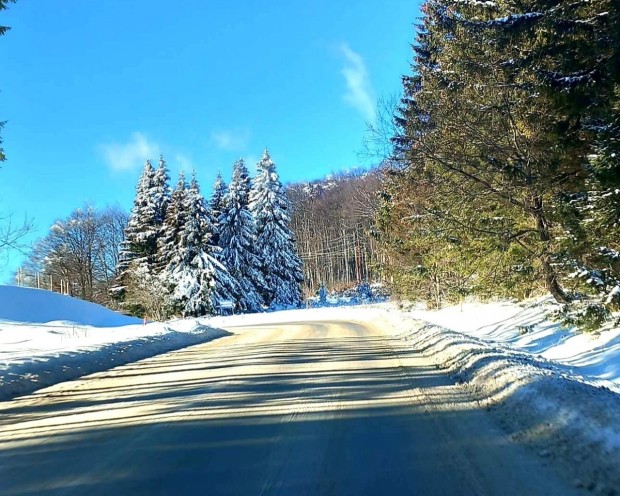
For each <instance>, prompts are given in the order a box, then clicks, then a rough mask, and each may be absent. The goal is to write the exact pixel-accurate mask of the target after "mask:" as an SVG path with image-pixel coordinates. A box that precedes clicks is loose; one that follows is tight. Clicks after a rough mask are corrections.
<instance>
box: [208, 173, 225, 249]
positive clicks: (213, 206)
mask: <svg viewBox="0 0 620 496" xmlns="http://www.w3.org/2000/svg"><path fill="white" fill-rule="evenodd" d="M227 195H228V186H227V185H226V182H225V181H224V179H222V174H221V173H219V172H218V173H217V177H216V178H215V182H214V183H213V194H212V195H211V198H210V199H209V221H210V222H211V225H212V226H213V236H212V238H211V244H213V245H215V246H220V243H219V240H220V215H222V211H223V210H224V208H225V206H226V197H227Z"/></svg>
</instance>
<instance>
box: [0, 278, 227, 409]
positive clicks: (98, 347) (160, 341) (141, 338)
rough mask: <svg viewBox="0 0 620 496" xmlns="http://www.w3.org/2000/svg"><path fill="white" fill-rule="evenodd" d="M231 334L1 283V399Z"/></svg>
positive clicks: (189, 322)
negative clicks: (154, 319) (146, 319)
mask: <svg viewBox="0 0 620 496" xmlns="http://www.w3.org/2000/svg"><path fill="white" fill-rule="evenodd" d="M226 334H227V333H226V332H225V331H223V330H221V329H212V328H210V327H208V326H206V325H204V324H203V323H201V322H199V321H198V320H195V319H187V320H179V321H170V322H166V323H158V322H153V323H147V324H146V325H144V324H143V322H142V321H141V320H140V319H136V318H134V317H128V316H125V315H121V314H119V313H116V312H113V311H111V310H108V309H107V308H104V307H102V306H100V305H96V304H93V303H89V302H86V301H82V300H79V299H77V298H71V297H69V296H64V295H61V294H58V293H53V292H50V291H46V290H40V289H31V288H19V287H15V286H0V400H5V399H8V398H12V397H15V396H18V395H21V394H26V393H28V392H31V391H34V390H36V389H39V388H41V387H45V386H49V385H52V384H56V383H58V382H62V381H66V380H71V379H75V378H77V377H80V376H82V375H85V374H90V373H94V372H98V371H101V370H106V369H109V368H112V367H114V366H116V365H120V364H123V363H129V362H133V361H136V360H140V359H142V358H147V357H149V356H153V355H156V354H159V353H164V352H166V351H171V350H173V349H178V348H182V347H185V346H189V345H191V344H196V343H201V342H205V341H208V340H210V339H214V338H217V337H220V336H224V335H226Z"/></svg>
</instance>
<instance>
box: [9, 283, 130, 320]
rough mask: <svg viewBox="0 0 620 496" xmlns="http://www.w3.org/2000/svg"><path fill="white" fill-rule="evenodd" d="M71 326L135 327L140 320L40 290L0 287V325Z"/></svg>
mask: <svg viewBox="0 0 620 496" xmlns="http://www.w3.org/2000/svg"><path fill="white" fill-rule="evenodd" d="M2 320H12V321H15V322H29V323H36V324H45V323H48V322H54V321H60V322H68V321H70V322H72V323H75V324H83V325H91V326H97V327H116V326H123V325H128V324H138V323H140V320H139V319H136V318H135V317H128V316H126V315H122V314H120V313H117V312H113V311H112V310H109V309H107V308H105V307H102V306H101V305H96V304H95V303H90V302H88V301H84V300H79V299H77V298H72V297H71V296H65V295H61V294H59V293H53V292H52V291H46V290H43V289H34V288H20V287H17V286H0V321H2Z"/></svg>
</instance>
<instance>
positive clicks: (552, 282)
mask: <svg viewBox="0 0 620 496" xmlns="http://www.w3.org/2000/svg"><path fill="white" fill-rule="evenodd" d="M617 3H618V2H617V0H605V1H601V2H570V3H569V2H562V1H560V0H554V1H553V0H552V1H548V0H544V1H543V0H540V1H539V0H528V1H524V2H513V1H501V2H478V1H474V0H471V1H469V0H463V1H459V2H453V1H447V0H433V1H427V2H426V3H425V4H424V6H423V12H424V19H423V29H422V30H420V33H419V35H418V40H417V43H416V45H415V46H414V52H415V56H414V63H413V74H414V75H413V76H410V77H407V78H405V80H404V84H405V92H406V97H405V100H404V102H403V107H402V109H401V115H400V116H399V117H398V119H397V122H398V124H399V125H400V128H401V134H400V136H398V137H397V138H396V145H397V157H396V159H400V167H398V168H397V170H394V171H392V172H393V174H392V175H391V177H389V178H388V179H387V182H388V187H387V188H386V195H385V199H386V202H385V208H384V210H383V216H384V218H383V219H380V222H381V223H382V226H383V234H384V240H385V241H386V243H388V245H389V246H391V249H392V250H394V251H395V252H396V253H398V252H399V251H400V252H401V253H408V255H407V257H408V260H409V262H408V264H409V270H399V268H398V267H397V266H395V267H393V272H398V273H400V274H402V275H403V276H407V275H409V276H412V277H414V278H415V277H420V278H422V279H426V281H427V282H428V287H429V289H431V288H432V290H433V291H434V292H436V293H437V295H438V297H439V299H441V295H442V294H445V291H449V290H450V288H454V287H457V286H458V285H459V284H461V283H462V288H461V289H462V290H459V291H458V292H460V293H462V291H473V292H476V293H479V294H484V293H485V292H489V291H497V289H500V291H501V289H502V288H503V290H505V291H507V292H508V293H509V294H511V293H512V294H514V292H515V291H516V290H517V288H518V287H519V286H521V288H522V290H523V291H524V292H525V293H526V292H527V290H528V288H529V290H530V291H531V290H534V289H535V288H536V281H537V280H540V279H542V280H543V281H544V284H545V287H546V288H547V290H548V291H550V292H551V293H552V294H553V295H554V297H555V298H556V300H558V301H567V300H568V299H569V298H570V297H569V295H568V294H567V292H566V291H565V290H564V288H563V287H562V284H561V282H560V278H561V276H562V275H563V274H564V273H565V268H566V266H567V265H570V264H569V263H568V262H570V260H571V259H574V258H576V257H577V258H579V257H581V256H583V254H584V253H585V251H584V250H586V251H587V244H588V243H587V241H586V240H585V238H584V237H583V236H582V233H583V231H584V229H583V228H582V223H581V222H582V220H583V219H580V218H579V215H578V212H577V211H576V210H577V209H576V208H574V198H575V195H581V194H582V193H583V192H584V191H585V185H586V182H587V180H588V178H589V177H590V176H591V173H590V171H589V170H588V168H587V167H584V165H585V164H586V163H587V161H588V156H589V155H591V150H592V148H591V146H592V142H593V140H594V139H595V137H596V134H599V135H600V134H601V133H597V132H596V131H595V132H593V130H595V129H600V126H596V125H593V124H594V123H596V122H597V121H599V120H600V119H604V118H605V117H604V116H605V115H606V114H607V113H608V108H609V101H610V96H611V95H612V93H613V91H612V90H613V87H614V81H615V80H617V75H616V76H614V75H613V70H611V69H610V65H611V66H613V65H614V64H616V69H617V60H618V57H617V36H618V35H617V32H618V23H617V14H612V15H610V12H617ZM614 16H615V19H616V20H612V17H614ZM558 33H561V34H562V36H557V34H558ZM614 33H616V34H614ZM610 39H616V41H615V42H613V43H610V41H609V40H610ZM601 40H607V41H601ZM614 43H615V46H616V49H615V50H616V51H615V55H614V50H613V49H611V50H610V49H609V47H608V45H611V46H613V45H614ZM616 72H617V71H616ZM580 223H581V224H580ZM580 226H581V227H580ZM567 233H571V235H570V236H567V235H566V234H567ZM438 254H442V255H443V256H442V257H441V258H442V259H444V261H445V258H446V256H447V257H448V260H450V263H449V265H446V264H445V263H442V260H441V259H439V260H438V259H437V255H438ZM459 281H460V283H459ZM403 282H404V281H403ZM446 283H447V284H446ZM438 288H441V289H438Z"/></svg>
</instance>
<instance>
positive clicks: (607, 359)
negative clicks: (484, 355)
mask: <svg viewBox="0 0 620 496" xmlns="http://www.w3.org/2000/svg"><path fill="white" fill-rule="evenodd" d="M553 307H554V305H553V303H552V301H551V299H550V298H545V299H538V300H532V301H528V302H525V303H521V304H517V303H511V302H506V301H502V302H493V303H465V304H463V305H456V306H452V307H447V308H444V309H442V310H439V311H430V310H423V309H420V308H417V309H415V310H413V311H412V312H410V315H411V316H413V317H415V318H418V319H420V320H424V321H426V322H429V323H432V324H435V325H438V326H441V327H444V328H447V329H451V330H453V331H458V332H462V333H464V334H467V335H469V336H472V337H475V338H478V339H482V340H484V341H488V342H491V343H495V344H500V345H502V346H505V347H507V348H508V349H510V350H515V351H521V352H526V353H529V354H531V355H532V356H535V357H537V358H539V359H544V360H549V361H553V362H554V363H553V365H554V366H555V367H556V368H557V369H559V370H561V371H563V372H565V373H569V374H571V375H574V376H579V377H581V378H584V379H587V380H588V381H589V382H593V383H595V384H599V385H605V386H606V387H608V388H610V389H614V390H616V391H617V392H620V328H618V327H615V328H608V329H605V330H602V331H601V332H598V333H581V332H577V331H575V330H574V329H572V328H568V329H567V328H563V327H562V326H561V324H560V323H559V322H553V321H551V320H549V318H548V317H547V314H548V313H549V312H550V311H551V310H552V309H553Z"/></svg>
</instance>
